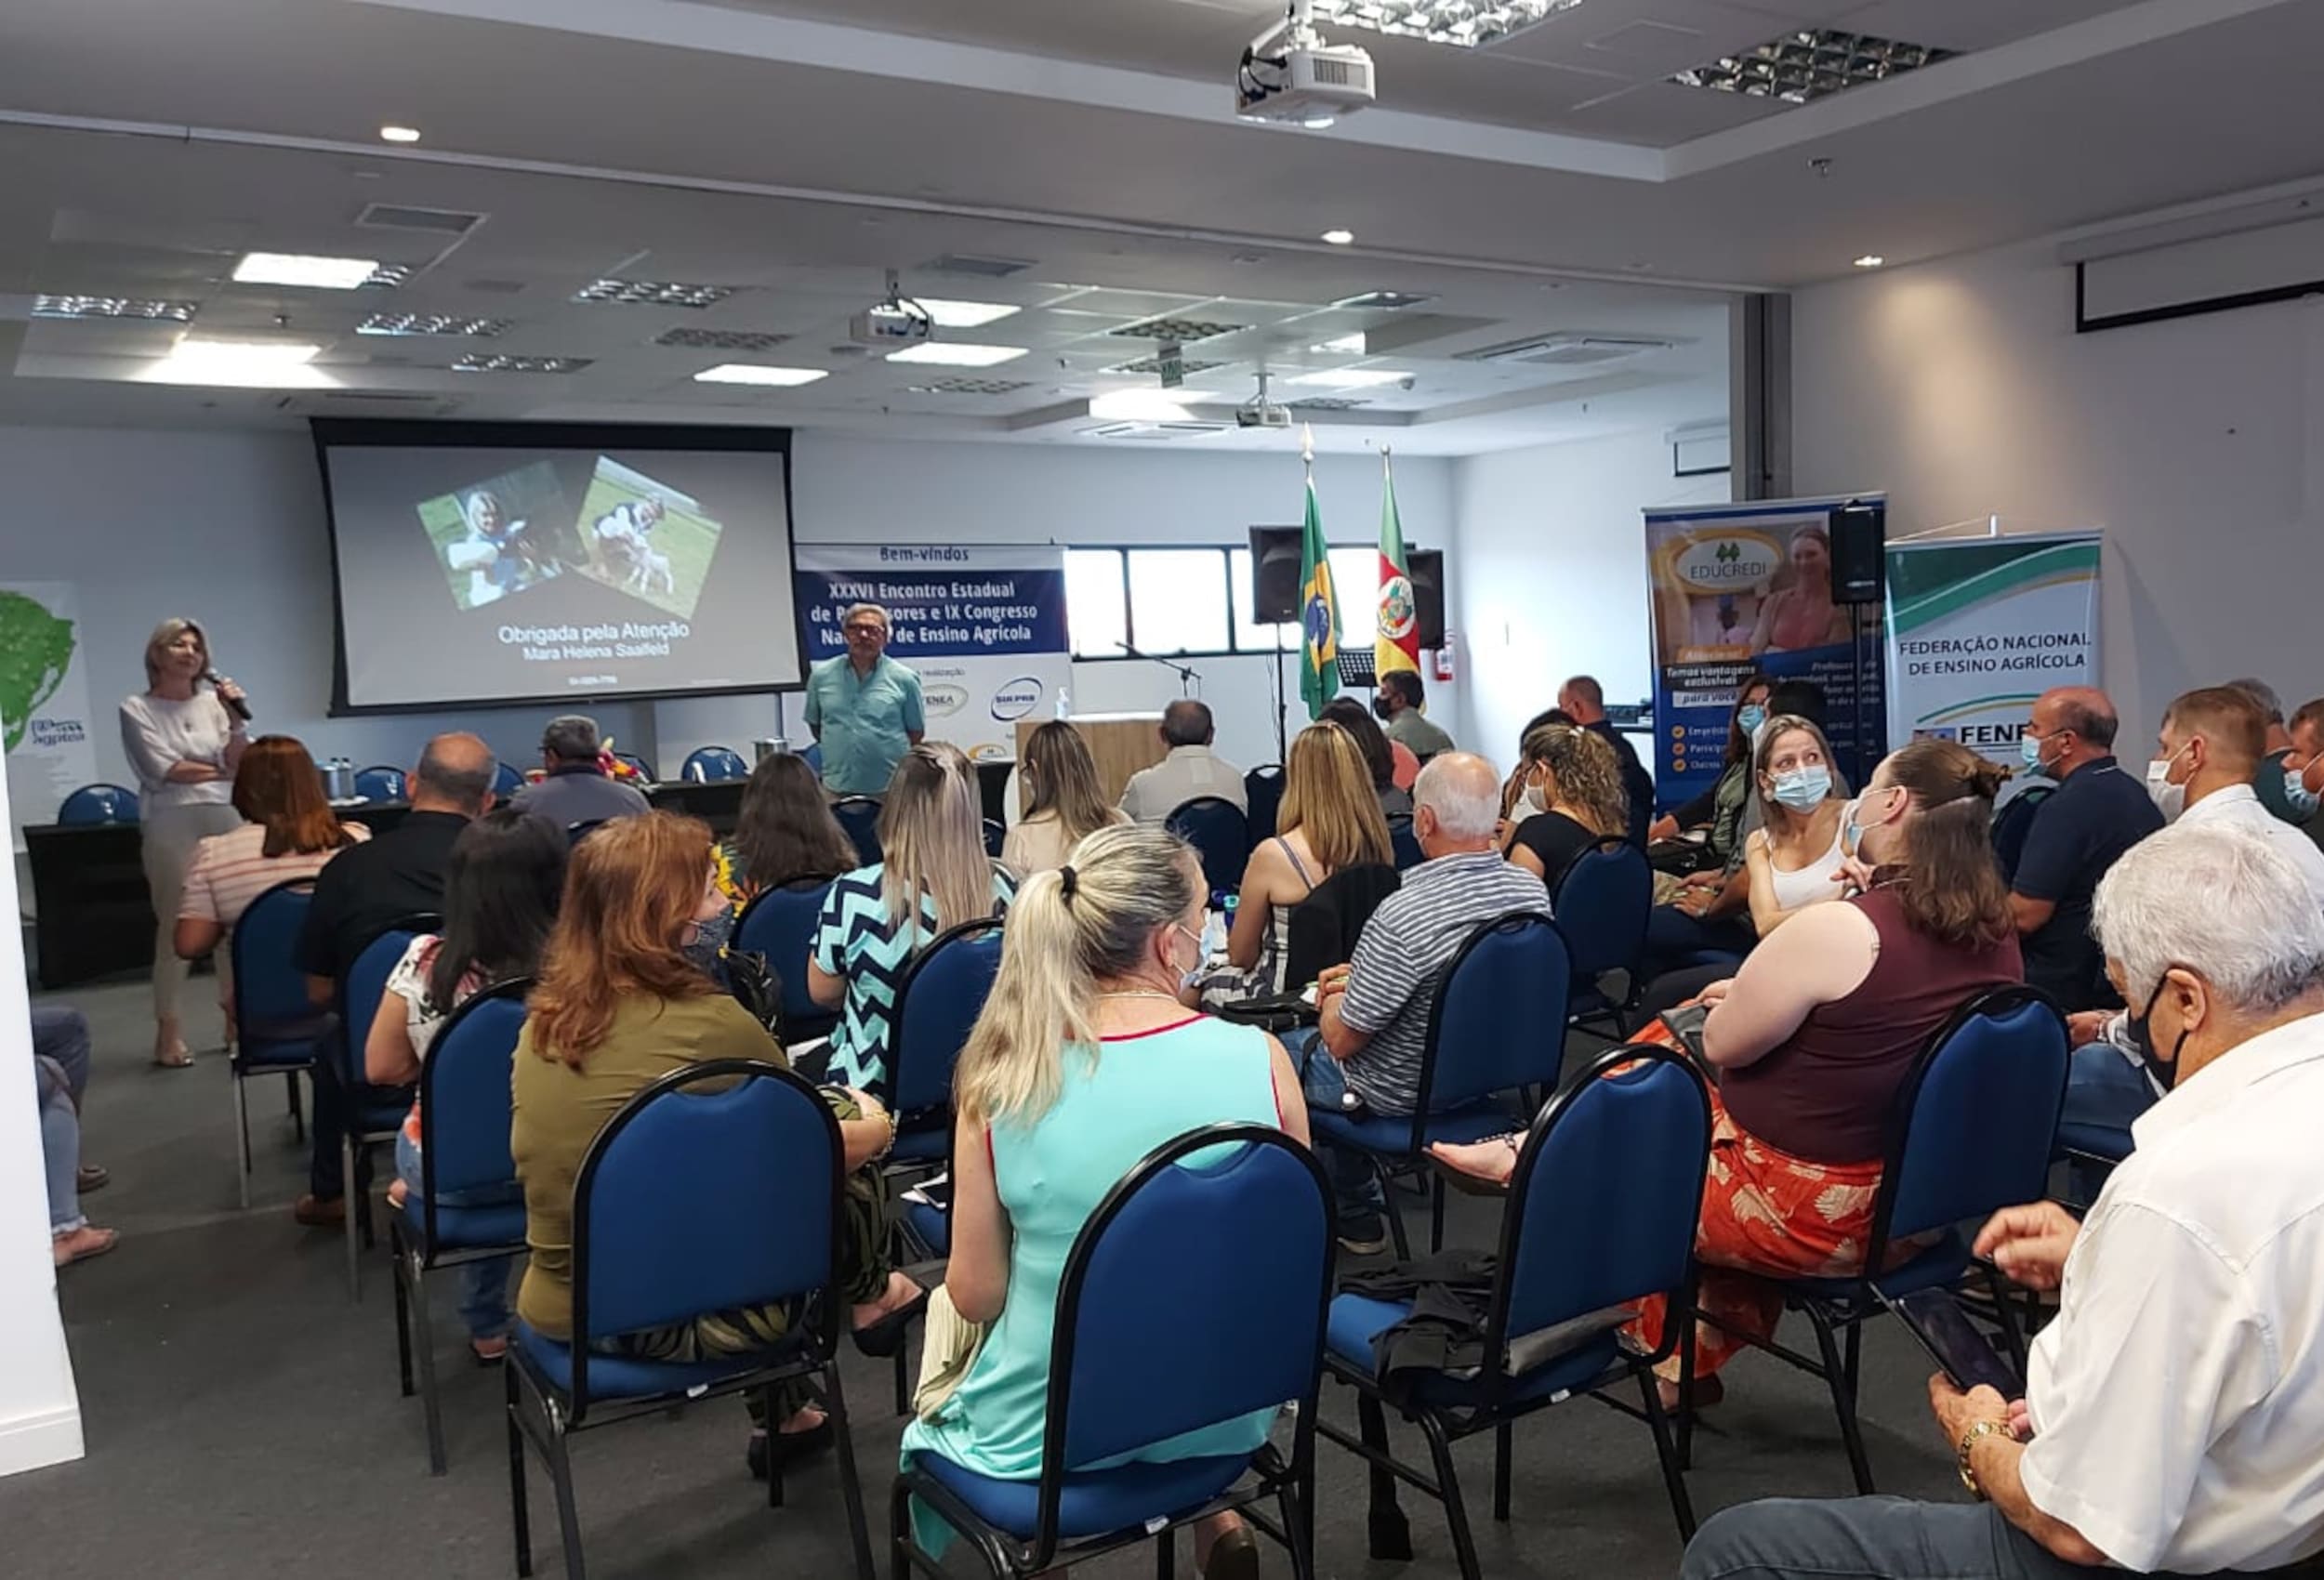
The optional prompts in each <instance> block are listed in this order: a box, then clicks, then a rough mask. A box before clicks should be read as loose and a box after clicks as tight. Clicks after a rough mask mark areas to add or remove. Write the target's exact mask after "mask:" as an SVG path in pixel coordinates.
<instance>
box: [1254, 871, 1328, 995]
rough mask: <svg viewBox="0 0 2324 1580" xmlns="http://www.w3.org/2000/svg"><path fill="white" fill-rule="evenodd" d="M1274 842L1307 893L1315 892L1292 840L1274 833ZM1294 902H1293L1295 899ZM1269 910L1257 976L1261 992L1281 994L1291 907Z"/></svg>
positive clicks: (1302, 897)
mask: <svg viewBox="0 0 2324 1580" xmlns="http://www.w3.org/2000/svg"><path fill="white" fill-rule="evenodd" d="M1274 842H1275V844H1276V845H1278V846H1280V847H1281V848H1282V850H1283V859H1284V860H1285V861H1287V862H1290V863H1291V870H1292V871H1293V872H1295V873H1297V874H1299V875H1300V881H1301V883H1303V884H1305V885H1307V892H1308V894H1313V893H1314V892H1315V880H1314V878H1312V877H1310V876H1307V868H1306V866H1305V865H1304V864H1303V863H1302V862H1301V861H1300V859H1299V856H1298V854H1297V853H1296V852H1295V851H1293V850H1292V849H1291V842H1290V841H1289V840H1287V839H1286V838H1284V837H1283V836H1281V835H1277V836H1275V840H1274ZM1305 898H1306V895H1301V899H1302V900H1303V899H1305ZM1293 903H1294V904H1296V903H1297V902H1293ZM1268 910H1269V912H1270V915H1268V917H1267V946H1266V951H1265V953H1264V954H1262V955H1261V956H1260V960H1259V973H1258V975H1259V980H1260V981H1261V982H1263V983H1265V984H1266V985H1265V987H1264V989H1263V990H1262V991H1264V992H1267V993H1281V992H1282V991H1283V968H1284V964H1285V962H1286V961H1287V960H1288V959H1289V957H1290V954H1291V911H1292V906H1291V905H1272V906H1269V907H1268Z"/></svg>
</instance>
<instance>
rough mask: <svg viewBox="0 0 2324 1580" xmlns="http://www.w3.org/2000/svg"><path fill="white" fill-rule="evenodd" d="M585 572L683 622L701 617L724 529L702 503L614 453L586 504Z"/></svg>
mask: <svg viewBox="0 0 2324 1580" xmlns="http://www.w3.org/2000/svg"><path fill="white" fill-rule="evenodd" d="M580 527H581V541H582V545H583V548H584V559H583V560H582V564H581V569H582V572H583V573H585V574H587V575H589V576H592V577H595V578H596V579H597V580H598V581H601V582H602V583H604V584H605V585H606V586H609V587H614V588H617V589H619V590H620V591H622V592H626V593H628V594H629V595H631V596H632V597H634V598H640V599H644V600H645V601H646V602H648V603H650V604H653V605H654V607H655V608H656V609H663V610H667V611H668V612H670V613H672V614H675V615H677V616H678V617H679V618H680V619H681V620H691V619H693V612H694V604H695V603H696V602H697V601H699V600H700V599H701V597H702V588H703V585H704V584H705V583H706V582H707V581H708V580H709V579H710V560H711V557H712V556H713V555H715V554H716V553H717V552H718V546H719V533H720V532H721V531H723V530H724V529H723V528H721V527H720V525H719V523H718V522H716V521H713V520H710V519H709V518H708V517H706V516H705V515H704V514H703V513H702V507H701V505H700V503H699V502H697V501H696V500H694V499H693V498H691V497H689V496H688V495H686V494H682V493H680V491H679V490H677V489H674V488H671V487H669V486H668V485H667V484H665V483H661V482H657V481H654V479H652V478H650V477H648V476H646V475H645V474H644V473H643V472H640V471H638V470H637V469H635V468H634V467H625V466H623V465H622V464H621V463H620V462H619V461H616V460H614V458H613V457H612V456H610V455H601V456H599V457H598V459H597V475H596V476H594V477H592V478H591V479H590V480H589V491H588V494H586V495H584V496H583V498H582V501H581V522H580Z"/></svg>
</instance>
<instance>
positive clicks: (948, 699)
mask: <svg viewBox="0 0 2324 1580" xmlns="http://www.w3.org/2000/svg"><path fill="white" fill-rule="evenodd" d="M920 704H921V706H922V707H924V708H925V709H926V710H927V711H928V712H929V713H931V714H932V715H933V716H935V717H936V718H951V717H952V716H953V715H954V714H956V713H958V712H959V711H960V710H961V709H962V708H964V707H966V706H968V705H969V693H968V692H967V691H965V690H964V689H962V688H961V687H958V686H945V685H934V686H922V687H921V688H920Z"/></svg>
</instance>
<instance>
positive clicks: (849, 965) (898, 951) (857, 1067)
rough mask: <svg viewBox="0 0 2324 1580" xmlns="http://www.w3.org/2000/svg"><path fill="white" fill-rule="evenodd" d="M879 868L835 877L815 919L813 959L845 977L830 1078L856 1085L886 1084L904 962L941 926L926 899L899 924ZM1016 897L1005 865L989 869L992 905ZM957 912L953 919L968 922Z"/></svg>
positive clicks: (1001, 906)
mask: <svg viewBox="0 0 2324 1580" xmlns="http://www.w3.org/2000/svg"><path fill="white" fill-rule="evenodd" d="M885 871H886V868H885V867H883V866H881V865H879V864H878V863H874V864H873V865H871V866H868V867H859V868H857V869H856V870H855V871H853V872H852V873H849V874H847V875H846V876H843V877H840V878H838V879H835V880H834V881H833V883H832V885H831V892H830V893H829V894H828V895H826V896H825V899H824V902H823V914H822V915H820V916H819V917H817V918H816V921H815V941H814V949H813V954H812V959H813V960H814V962H815V964H816V965H817V966H818V967H820V968H822V969H823V971H824V972H825V975H827V976H834V977H840V978H844V979H845V980H846V981H847V1001H846V1004H845V1006H844V1007H843V1008H842V1009H841V1010H840V1014H839V1024H838V1027H837V1028H835V1029H834V1030H833V1032H832V1034H831V1062H830V1066H829V1070H830V1076H831V1079H832V1080H834V1081H838V1082H840V1083H842V1084H844V1085H846V1086H858V1087H877V1088H879V1089H881V1090H885V1089H886V1087H887V1085H888V1037H889V1032H890V1022H891V1018H892V1016H893V1014H894V1012H895V1007H896V984H897V983H899V982H901V981H903V980H904V968H905V966H906V965H908V964H910V962H911V959H912V955H914V953H915V952H917V951H918V949H919V948H920V947H921V946H922V945H923V944H925V943H927V942H928V941H930V940H931V939H933V938H934V937H935V936H936V935H937V934H938V933H940V932H942V931H943V930H944V928H943V927H942V926H941V925H939V923H938V921H937V917H936V906H935V903H934V902H932V901H927V900H923V901H922V902H921V905H920V925H919V926H918V928H913V927H909V926H906V925H905V923H903V922H901V921H898V920H897V919H896V918H895V917H894V916H892V915H890V914H889V911H888V902H887V900H886V899H885V898H884V897H882V895H881V894H880V891H879V880H880V876H881V875H882V874H883V873H884V872H885ZM1016 897H1017V880H1016V879H1015V878H1014V877H1012V876H1010V874H1009V872H1008V869H1006V868H1004V867H1002V866H999V865H998V864H996V865H995V866H994V867H993V911H992V914H993V915H999V914H1000V913H1002V912H1003V911H1006V910H1007V909H1008V908H1009V902H1010V901H1011V900H1014V899H1015V898H1016ZM969 919H970V918H969V917H966V916H956V917H954V918H953V922H954V923H955V924H957V923H959V922H965V921H968V920H969Z"/></svg>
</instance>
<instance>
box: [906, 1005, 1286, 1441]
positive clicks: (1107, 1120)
mask: <svg viewBox="0 0 2324 1580" xmlns="http://www.w3.org/2000/svg"><path fill="white" fill-rule="evenodd" d="M1064 1063H1065V1069H1064V1087H1063V1091H1062V1092H1061V1093H1060V1095H1059V1097H1058V1099H1057V1101H1056V1103H1055V1105H1054V1106H1052V1107H1051V1108H1050V1110H1049V1112H1048V1113H1044V1114H1042V1115H1041V1116H1040V1117H1039V1118H1037V1119H1036V1120H1034V1121H1033V1122H1032V1123H1031V1124H1030V1125H1020V1124H1014V1123H1010V1122H1008V1121H1002V1122H1000V1123H998V1124H996V1125H994V1126H992V1127H991V1128H990V1129H988V1130H987V1131H986V1132H985V1135H986V1140H987V1143H988V1145H989V1146H990V1147H991V1149H992V1157H993V1175H994V1178H995V1180H996V1182H997V1184H998V1186H999V1189H1000V1201H1001V1205H1002V1206H1003V1207H1004V1208H1005V1209H1007V1211H1008V1214H1009V1224H1010V1229H1011V1230H1012V1231H1014V1232H1013V1238H1012V1241H1011V1244H1010V1253H1009V1294H1008V1299H1007V1303H1006V1304H1005V1305H1003V1307H1002V1308H1001V1313H1000V1316H999V1318H998V1319H997V1321H995V1323H993V1325H992V1328H991V1330H990V1331H989V1332H988V1333H987V1334H986V1336H985V1339H984V1349H983V1350H980V1351H978V1353H977V1357H976V1360H975V1362H974V1363H972V1364H971V1366H970V1368H969V1374H968V1376H966V1377H965V1378H963V1379H962V1381H961V1383H960V1387H959V1389H958V1391H957V1392H956V1393H955V1394H954V1395H953V1396H952V1398H951V1399H950V1400H948V1401H947V1402H945V1403H944V1406H943V1408H942V1409H941V1410H940V1411H939V1412H938V1413H937V1417H936V1419H935V1421H934V1422H933V1423H930V1422H925V1421H918V1420H915V1421H914V1422H913V1423H912V1424H911V1425H910V1426H908V1427H907V1428H905V1433H904V1457H905V1462H906V1463H907V1464H908V1463H909V1462H910V1460H911V1457H912V1455H915V1454H920V1453H932V1454H940V1455H944V1457H945V1458H946V1459H949V1460H951V1461H953V1462H954V1463H955V1464H957V1465H962V1466H966V1467H967V1468H970V1469H971V1470H974V1471H977V1472H979V1473H980V1474H983V1475H986V1476H994V1477H1001V1478H1006V1479H1008V1480H1011V1481H1032V1480H1034V1479H1035V1478H1036V1477H1037V1476H1038V1475H1039V1474H1040V1468H1041V1431H1042V1427H1043V1425H1044V1419H1045V1415H1046V1411H1045V1406H1046V1403H1047V1393H1048V1389H1049V1374H1050V1364H1049V1363H1050V1340H1051V1339H1052V1337H1053V1336H1054V1333H1055V1328H1056V1319H1057V1295H1058V1286H1059V1284H1061V1283H1062V1282H1063V1277H1064V1271H1065V1257H1066V1256H1067V1254H1068V1253H1069V1252H1070V1251H1071V1250H1072V1249H1073V1243H1074V1238H1075V1236H1076V1235H1078V1234H1079V1233H1080V1232H1081V1228H1082V1225H1084V1224H1085V1223H1087V1222H1088V1221H1089V1215H1090V1214H1092V1213H1093V1212H1095V1211H1096V1210H1097V1207H1098V1204H1099V1203H1100V1202H1102V1201H1103V1200H1104V1199H1105V1194H1106V1192H1109V1191H1111V1190H1112V1189H1113V1188H1114V1187H1115V1185H1116V1184H1117V1183H1118V1182H1119V1181H1120V1180H1121V1179H1122V1178H1124V1177H1125V1176H1126V1175H1128V1174H1129V1171H1130V1170H1131V1169H1133V1168H1135V1167H1136V1166H1137V1165H1138V1164H1139V1162H1140V1161H1141V1160H1142V1159H1143V1158H1144V1157H1145V1155H1146V1154H1147V1153H1148V1152H1152V1151H1154V1150H1155V1148H1156V1147H1158V1146H1160V1145H1162V1143H1164V1142H1165V1141H1169V1140H1171V1139H1175V1138H1177V1137H1179V1136H1182V1135H1184V1134H1185V1133H1186V1132H1187V1131H1189V1130H1194V1129H1198V1128H1200V1127H1201V1126H1205V1125H1214V1124H1218V1123H1220V1122H1221V1121H1225V1120H1241V1121H1248V1122H1250V1123H1254V1124H1260V1125H1269V1126H1273V1125H1279V1124H1280V1123H1281V1122H1282V1116H1281V1115H1280V1114H1279V1113H1277V1112H1276V1108H1275V1091H1274V1064H1273V1061H1272V1060H1271V1059H1270V1057H1269V1055H1268V1051H1267V1034H1265V1033H1264V1032H1261V1031H1260V1030H1258V1029H1257V1028H1256V1027H1251V1026H1235V1025H1229V1024H1228V1023H1227V1022H1226V1021H1224V1020H1211V1019H1210V1018H1209V1017H1208V1016H1195V1017H1194V1018H1192V1019H1190V1020H1181V1021H1179V1022H1177V1023H1176V1024H1174V1025H1169V1026H1165V1027H1162V1028H1160V1029H1159V1030H1156V1031H1152V1032H1141V1033H1134V1034H1130V1035H1128V1036H1121V1037H1108V1038H1106V1039H1104V1040H1103V1042H1102V1043H1101V1044H1099V1045H1098V1046H1097V1047H1089V1046H1088V1045H1086V1044H1084V1045H1079V1046H1076V1047H1068V1048H1067V1049H1066V1050H1065V1060H1064ZM1274 1415H1275V1412H1274V1411H1273V1410H1264V1411H1261V1412H1258V1413H1257V1414H1255V1415H1248V1416H1243V1417H1239V1418H1237V1419H1235V1420H1232V1421H1225V1422H1221V1423H1220V1424H1218V1425H1215V1426H1210V1427H1205V1428H1203V1429H1199V1430H1197V1431H1194V1432H1188V1433H1185V1434H1183V1435H1182V1436H1180V1437H1176V1438H1173V1439H1170V1440H1169V1442H1163V1443H1156V1444H1154V1445H1152V1446H1150V1447H1148V1448H1145V1449H1142V1450H1141V1451H1139V1452H1138V1453H1136V1454H1134V1455H1125V1456H1124V1458H1125V1459H1137V1460H1145V1461H1164V1460H1173V1459H1191V1458H1198V1457H1202V1456H1206V1455H1226V1454H1249V1453H1252V1452H1254V1451H1255V1450H1256V1449H1257V1448H1258V1447H1259V1445H1260V1443H1261V1442H1264V1441H1265V1439H1266V1436H1267V1429H1268V1428H1269V1426H1270V1425H1272V1423H1273V1422H1274ZM1076 1468H1089V1467H1076Z"/></svg>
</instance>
